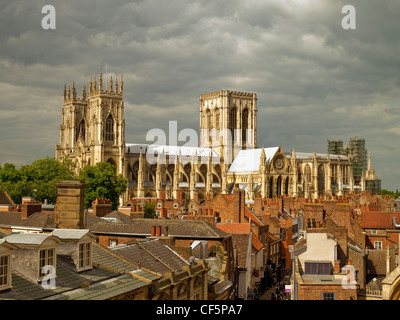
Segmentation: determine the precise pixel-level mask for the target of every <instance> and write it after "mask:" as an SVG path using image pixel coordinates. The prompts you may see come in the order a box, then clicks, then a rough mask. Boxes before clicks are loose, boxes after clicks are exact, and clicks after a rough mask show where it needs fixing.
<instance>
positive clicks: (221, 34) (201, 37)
mask: <svg viewBox="0 0 400 320" xmlns="http://www.w3.org/2000/svg"><path fill="white" fill-rule="evenodd" d="M47 4H50V5H53V6H54V7H55V9H56V29H55V30H43V29H42V27H41V20H42V18H43V17H44V14H42V13H41V9H42V7H43V6H44V5H47ZM348 4H350V5H353V6H354V7H355V9H356V23H357V29H355V30H344V29H343V28H342V26H341V21H342V18H343V16H344V15H343V14H342V13H341V9H342V7H343V6H345V5H348ZM0 9H1V11H0V25H1V28H0V40H1V49H0V93H1V95H0V164H3V163H5V162H13V163H15V164H17V165H21V164H26V163H30V162H32V161H33V160H35V159H38V158H42V157H45V156H46V155H49V156H54V154H55V145H56V144H58V143H59V126H60V121H61V109H62V91H63V87H64V84H67V86H68V85H72V82H73V81H74V82H75V85H76V86H77V89H78V90H77V91H78V96H79V95H80V91H81V90H80V88H81V87H82V85H86V86H87V85H88V82H89V77H90V76H91V75H92V76H93V77H94V76H97V77H98V75H99V73H100V71H102V72H103V74H104V77H105V78H107V79H109V78H110V77H111V76H112V77H113V79H115V78H118V79H119V77H120V75H121V74H123V78H124V101H125V120H126V142H128V143H145V142H146V133H147V131H148V130H150V129H152V128H162V129H164V130H166V131H167V129H168V121H169V120H174V121H178V128H181V129H183V128H193V129H195V130H198V129H199V118H198V115H199V113H198V110H199V97H200V95H201V94H204V93H209V92H214V91H218V90H221V89H228V90H236V91H246V92H255V93H257V97H258V105H257V106H258V110H259V111H258V133H257V138H258V141H257V143H258V146H263V145H264V146H266V147H270V146H278V145H280V146H282V148H283V149H284V150H285V151H291V150H292V148H295V150H296V151H298V152H313V151H317V152H320V153H324V152H326V150H327V139H341V140H343V141H344V144H347V142H348V140H349V138H351V137H354V136H361V137H364V138H365V139H366V147H367V149H368V151H370V152H371V156H372V164H373V168H374V169H375V170H376V174H377V176H378V177H379V178H381V179H382V187H383V188H386V189H391V190H394V189H396V188H398V185H399V183H398V181H399V180H400V172H399V170H398V159H399V156H400V152H399V139H400V109H399V102H400V88H399V86H400V77H399V75H400V55H399V52H400V41H399V37H398V35H399V34H400V23H399V19H398V16H399V14H400V3H399V2H398V1H396V0H384V1H373V0H365V1H362V2H361V1H352V2H350V1H333V0H330V1H328V0H319V1H311V0H286V1H282V0H263V1H256V0H250V1H238V0H222V1H209V0H202V1H193V0H192V1H190V0H170V1H161V0H142V1H125V0H114V1H103V0H87V1H84V2H82V1H77V0H70V1H61V0H51V1H50V2H44V1H36V0H35V1H33V0H12V1H8V0H6V1H2V2H1V4H0Z"/></svg>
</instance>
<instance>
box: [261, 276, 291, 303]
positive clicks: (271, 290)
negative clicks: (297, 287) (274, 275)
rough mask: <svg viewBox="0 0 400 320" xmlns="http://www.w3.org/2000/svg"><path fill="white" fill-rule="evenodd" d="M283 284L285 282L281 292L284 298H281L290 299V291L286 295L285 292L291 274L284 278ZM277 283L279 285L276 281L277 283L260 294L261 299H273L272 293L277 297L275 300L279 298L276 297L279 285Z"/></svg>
mask: <svg viewBox="0 0 400 320" xmlns="http://www.w3.org/2000/svg"><path fill="white" fill-rule="evenodd" d="M282 284H283V292H281V295H282V299H281V300H290V293H287V294H286V295H285V293H284V288H285V285H287V284H290V277H289V276H286V277H285V278H284V279H282ZM277 285H279V283H276V284H274V285H273V286H272V288H269V289H267V290H266V291H265V292H264V293H263V294H262V295H261V296H260V298H259V299H260V300H273V299H272V294H274V296H275V299H274V300H277V299H276V287H277ZM285 296H286V298H285Z"/></svg>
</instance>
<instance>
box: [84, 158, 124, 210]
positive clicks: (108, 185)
mask: <svg viewBox="0 0 400 320" xmlns="http://www.w3.org/2000/svg"><path fill="white" fill-rule="evenodd" d="M115 171H116V169H115V166H113V165H112V164H110V163H108V162H98V163H97V164H96V165H95V166H85V167H84V168H83V169H82V171H81V173H80V174H79V176H78V179H79V180H81V181H82V182H84V183H86V184H87V186H86V189H85V207H86V208H90V207H91V206H92V201H93V200H94V199H96V198H106V199H110V201H111V204H112V207H113V210H116V209H117V208H118V203H119V196H120V195H122V194H123V193H124V192H125V190H126V187H127V182H128V181H127V179H126V178H124V177H123V176H122V175H121V174H116V172H115Z"/></svg>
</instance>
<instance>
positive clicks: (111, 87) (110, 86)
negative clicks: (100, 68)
mask: <svg viewBox="0 0 400 320" xmlns="http://www.w3.org/2000/svg"><path fill="white" fill-rule="evenodd" d="M113 87H114V85H113V79H112V76H111V78H110V85H109V88H108V92H109V93H111V92H113Z"/></svg>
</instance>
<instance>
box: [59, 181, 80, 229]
mask: <svg viewBox="0 0 400 320" xmlns="http://www.w3.org/2000/svg"><path fill="white" fill-rule="evenodd" d="M55 185H56V187H57V202H56V205H55V208H54V222H55V223H56V225H57V228H64V229H82V228H84V209H85V203H84V198H85V187H86V184H84V183H82V182H80V181H60V182H58V183H56V184H55Z"/></svg>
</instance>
